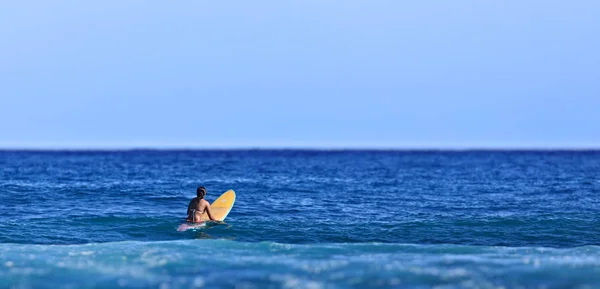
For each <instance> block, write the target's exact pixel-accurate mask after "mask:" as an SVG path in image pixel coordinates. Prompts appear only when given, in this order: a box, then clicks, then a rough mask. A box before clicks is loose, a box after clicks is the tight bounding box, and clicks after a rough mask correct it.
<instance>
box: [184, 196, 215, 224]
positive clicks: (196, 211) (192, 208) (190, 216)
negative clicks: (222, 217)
mask: <svg viewBox="0 0 600 289" xmlns="http://www.w3.org/2000/svg"><path fill="white" fill-rule="evenodd" d="M205 195H206V189H205V188H204V187H198V189H197V190H196V196H197V197H195V198H193V199H192V200H191V201H190V204H189V205H188V209H187V219H186V221H188V222H193V223H200V222H202V221H206V220H202V214H204V213H205V212H206V214H207V215H208V218H209V219H210V220H211V221H214V220H215V218H213V216H212V214H211V212H210V204H209V203H208V202H207V201H206V200H205V199H204V196H205Z"/></svg>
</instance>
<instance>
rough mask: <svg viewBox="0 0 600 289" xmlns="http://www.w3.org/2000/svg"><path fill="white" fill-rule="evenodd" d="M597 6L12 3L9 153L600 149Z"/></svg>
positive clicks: (6, 15)
mask: <svg viewBox="0 0 600 289" xmlns="http://www.w3.org/2000/svg"><path fill="white" fill-rule="evenodd" d="M599 15H600V1H595V0H589V1H585V0H574V1H564V0H549V1H548V0H544V1H542V0H528V1H522V0H504V1H481V0H472V1H471V0H470V1H466V0H453V1H447V0H439V1H399V0H390V1H383V0H373V1H365V0H361V1H355V0H344V1H322V0H314V1H311V0H302V1H198V0H195V1H120V0H119V1H79V0H76V1H60V0H59V1H4V2H3V3H2V4H0V147H5V148H6V147H10V148H18V147H24V148H36V147H37V148H46V147H48V148H60V147H66V148H76V147H78V148H98V147H122V148H130V147H190V148H194V147H199V148H201V147H273V146H275V147H387V148H407V147H409V148H410V147H412V148H425V147H427V148H446V147H500V148H501V147H542V148H549V147H596V148H598V147H600V16H599Z"/></svg>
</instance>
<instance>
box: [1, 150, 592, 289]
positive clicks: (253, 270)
mask: <svg viewBox="0 0 600 289" xmlns="http://www.w3.org/2000/svg"><path fill="white" fill-rule="evenodd" d="M199 185H203V186H205V187H206V188H207V191H208V194H207V199H208V200H209V201H211V200H213V199H214V198H216V197H218V196H219V195H220V194H221V193H222V192H224V191H226V190H229V189H233V190H235V191H236V193H237V200H236V204H235V206H234V208H233V209H232V211H231V213H230V215H229V217H228V218H227V220H226V223H225V224H217V225H215V224H212V225H209V226H207V227H206V228H202V229H198V230H189V231H185V232H178V231H177V230H176V228H177V226H178V225H179V224H181V223H182V221H183V219H184V217H185V212H186V208H187V203H188V202H189V200H190V199H191V198H192V197H194V195H195V189H196V187H197V186H199ZM118 287H123V288H163V289H166V288H431V287H435V288H600V152H596V151H556V152H553V151H457V152H444V151H294V150H273V151H268V150H249V151H143V150H140V151H116V152H108V151H105V152H93V151H87V152H76V151H74V152H61V151H55V152H35V151H33V152H32V151H29V152H28V151H21V152H20V151H2V152H0V288H118Z"/></svg>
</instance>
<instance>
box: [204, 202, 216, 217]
mask: <svg viewBox="0 0 600 289" xmlns="http://www.w3.org/2000/svg"><path fill="white" fill-rule="evenodd" d="M206 214H207V215H208V218H209V219H210V220H211V221H216V220H215V218H213V216H212V213H211V211H210V204H208V202H207V203H206Z"/></svg>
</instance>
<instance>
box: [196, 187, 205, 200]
mask: <svg viewBox="0 0 600 289" xmlns="http://www.w3.org/2000/svg"><path fill="white" fill-rule="evenodd" d="M204 195H206V189H205V188H204V187H198V189H196V196H198V198H199V199H204Z"/></svg>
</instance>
